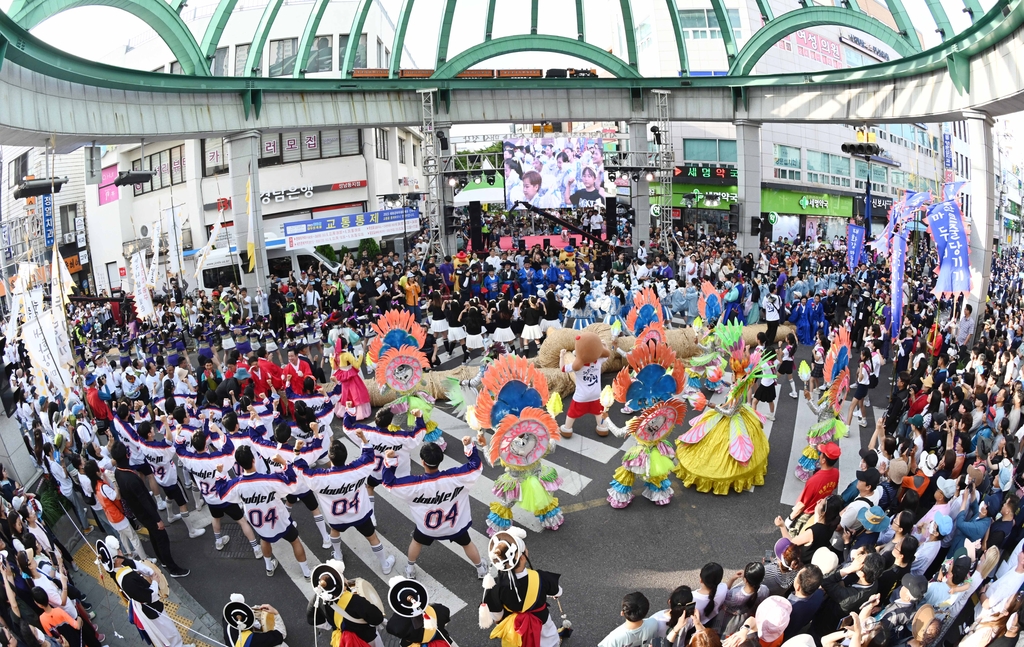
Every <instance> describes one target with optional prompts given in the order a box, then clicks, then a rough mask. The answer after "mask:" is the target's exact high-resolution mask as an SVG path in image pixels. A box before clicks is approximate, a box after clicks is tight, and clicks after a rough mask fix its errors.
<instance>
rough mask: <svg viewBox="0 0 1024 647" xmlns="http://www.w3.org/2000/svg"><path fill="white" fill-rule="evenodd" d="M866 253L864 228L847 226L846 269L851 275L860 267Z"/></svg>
mask: <svg viewBox="0 0 1024 647" xmlns="http://www.w3.org/2000/svg"><path fill="white" fill-rule="evenodd" d="M863 252H864V228H863V227H861V226H860V225H847V226H846V267H847V268H849V270H850V274H853V273H854V272H855V271H856V270H857V266H858V265H860V256H861V254H862V253H863Z"/></svg>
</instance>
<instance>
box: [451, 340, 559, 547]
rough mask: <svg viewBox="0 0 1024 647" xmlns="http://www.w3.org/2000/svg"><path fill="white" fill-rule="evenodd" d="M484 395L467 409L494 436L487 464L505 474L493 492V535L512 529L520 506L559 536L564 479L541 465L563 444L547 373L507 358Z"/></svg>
mask: <svg viewBox="0 0 1024 647" xmlns="http://www.w3.org/2000/svg"><path fill="white" fill-rule="evenodd" d="M479 389H480V393H479V395H478V396H476V402H475V403H474V404H473V405H468V404H467V405H466V406H465V413H466V420H467V422H469V425H470V427H472V428H473V429H476V430H479V429H491V430H493V431H494V436H493V437H492V438H491V441H490V444H489V449H488V450H487V452H486V454H487V459H488V460H489V461H490V463H491V464H492V465H500V466H502V467H504V468H505V473H504V474H502V475H501V476H499V477H498V478H497V479H495V481H494V488H493V490H492V492H493V494H494V496H495V498H497V501H495V502H494V503H491V513H490V514H489V515H488V517H487V532H488V533H489V534H494V533H495V532H499V531H502V530H505V529H507V528H508V527H509V526H510V525H511V524H512V507H513V506H516V505H518V506H519V507H520V508H522V509H523V510H526V511H527V512H529V513H530V514H532V515H534V516H535V517H537V520H538V521H539V522H540V525H541V527H543V528H546V529H548V530H557V529H558V527H559V526H561V525H562V523H563V522H564V521H565V519H564V517H563V516H562V509H561V508H560V507H559V505H558V498H556V497H554V496H552V492H555V491H556V490H557V489H558V487H559V486H560V485H561V484H562V479H561V478H560V477H559V476H558V472H557V471H556V470H555V468H554V467H551V466H547V465H544V464H543V463H542V462H541V460H542V459H543V458H544V457H545V456H547V455H548V454H550V453H551V452H552V451H553V450H554V448H555V443H556V442H557V441H558V440H560V439H561V434H560V433H559V430H558V423H557V422H555V418H554V416H555V415H557V414H558V413H560V409H561V399H560V398H557V397H552V398H550V399H549V396H548V385H547V380H546V379H545V378H544V375H543V373H541V372H540V371H539V370H538V369H537V367H536V366H534V365H533V364H531V363H530V362H529V361H527V360H526V359H524V358H522V357H516V356H515V355H502V356H501V357H499V358H498V359H496V360H495V361H494V362H492V363H491V364H490V365H489V366H488V367H487V370H486V372H485V373H484V375H483V378H482V379H481V380H480V383H479ZM468 397H471V395H469V394H468V393H466V391H463V392H462V396H461V398H462V399H466V400H467V401H468ZM545 405H547V407H548V409H547V410H545V408H544V407H545Z"/></svg>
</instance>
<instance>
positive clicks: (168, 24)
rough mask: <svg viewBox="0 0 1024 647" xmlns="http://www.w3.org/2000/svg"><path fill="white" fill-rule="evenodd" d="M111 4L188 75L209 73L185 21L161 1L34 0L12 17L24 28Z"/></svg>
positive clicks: (29, 28) (208, 67)
mask: <svg viewBox="0 0 1024 647" xmlns="http://www.w3.org/2000/svg"><path fill="white" fill-rule="evenodd" d="M95 6H102V7H113V8H114V9H121V10H122V11H127V12H128V13H130V14H132V15H133V16H135V17H136V18H139V19H140V20H142V21H143V22H145V23H146V24H147V25H149V26H150V27H152V28H153V30H154V31H156V33H157V35H158V36H160V38H161V39H162V40H163V41H164V42H165V43H167V46H168V47H169V48H170V49H171V52H172V53H173V54H174V56H175V57H176V58H177V59H178V62H179V63H180V64H181V71H182V72H183V73H185V74H188V75H194V76H210V64H209V62H208V61H207V59H206V57H205V56H203V52H202V50H200V49H199V44H198V43H197V42H196V39H195V37H193V36H192V32H191V31H189V29H188V26H187V25H185V21H183V20H182V19H181V16H179V15H178V14H177V13H176V12H175V11H174V10H173V9H172V8H171V5H169V4H167V2H165V1H164V0H160V2H153V1H152V0H35V1H30V2H26V3H24V4H21V5H20V7H19V8H18V11H17V13H12V14H11V19H12V20H14V22H16V23H18V25H19V26H20V27H21V28H23V29H25V30H26V31H28V30H31V29H32V28H33V27H35V26H36V25H38V24H39V23H41V22H43V21H44V20H46V19H47V18H50V17H51V16H55V15H57V14H59V13H60V12H62V11H67V10H68V9H74V8H76V7H95Z"/></svg>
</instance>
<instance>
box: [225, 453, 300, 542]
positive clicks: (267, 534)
mask: <svg viewBox="0 0 1024 647" xmlns="http://www.w3.org/2000/svg"><path fill="white" fill-rule="evenodd" d="M298 485H299V484H298V480H297V479H296V477H295V471H294V470H293V469H292V468H291V467H289V468H288V469H287V470H285V471H284V472H281V473H278V474H260V473H259V472H254V473H252V474H242V475H241V476H238V477H236V478H233V479H231V480H230V481H226V482H224V481H222V482H219V483H217V493H218V494H220V496H221V498H222V499H224V501H225V502H227V503H237V504H239V505H241V506H242V508H243V509H244V510H245V518H246V519H247V520H248V521H249V525H250V526H252V529H253V530H255V531H256V534H258V535H259V536H260V537H262V538H264V539H268V540H270V539H274V538H276V537H279V536H281V535H282V534H284V532H285V531H287V530H288V526H289V525H291V522H292V517H291V514H290V513H289V512H288V506H287V505H286V504H285V497H287V496H288V495H289V494H295V492H296V490H297V488H298Z"/></svg>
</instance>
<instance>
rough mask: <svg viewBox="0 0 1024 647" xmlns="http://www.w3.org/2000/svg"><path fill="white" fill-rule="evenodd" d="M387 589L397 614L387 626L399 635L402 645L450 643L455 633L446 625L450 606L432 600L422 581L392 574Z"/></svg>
mask: <svg viewBox="0 0 1024 647" xmlns="http://www.w3.org/2000/svg"><path fill="white" fill-rule="evenodd" d="M390 584H391V588H390V589H388V604H390V605H391V609H392V611H394V612H395V613H394V615H392V616H391V618H390V619H389V620H388V624H387V630H388V633H389V634H391V635H392V636H395V637H397V638H398V639H399V641H400V644H401V647H450V646H451V644H452V637H451V635H450V634H449V633H448V631H447V630H446V629H445V625H447V624H448V621H449V620H450V619H451V615H452V614H451V610H449V609H448V607H446V606H444V605H443V604H431V603H430V601H429V600H428V599H427V589H426V587H424V586H423V584H422V583H420V582H417V581H416V580H410V579H406V578H403V577H393V578H391V581H390Z"/></svg>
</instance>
